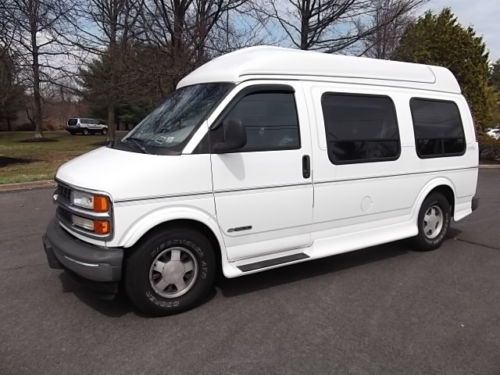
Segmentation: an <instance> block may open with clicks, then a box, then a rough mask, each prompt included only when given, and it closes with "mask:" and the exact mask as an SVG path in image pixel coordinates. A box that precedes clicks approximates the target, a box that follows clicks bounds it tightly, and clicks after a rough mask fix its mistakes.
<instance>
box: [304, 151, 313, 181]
mask: <svg viewBox="0 0 500 375" xmlns="http://www.w3.org/2000/svg"><path fill="white" fill-rule="evenodd" d="M302 177H304V178H309V177H311V158H310V157H309V155H304V156H302Z"/></svg>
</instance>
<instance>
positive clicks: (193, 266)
mask: <svg viewBox="0 0 500 375" xmlns="http://www.w3.org/2000/svg"><path fill="white" fill-rule="evenodd" d="M197 276H198V261H197V260H196V257H195V256H194V254H193V253H192V252H191V250H189V249H187V248H185V247H182V246H175V247H170V248H168V249H165V250H163V251H161V252H160V253H159V254H158V255H157V256H156V258H155V259H154V260H153V262H152V263H151V267H150V269H149V283H150V284H151V287H152V288H153V290H154V291H155V292H156V293H157V294H158V295H160V296H162V297H164V298H177V297H180V296H183V295H184V294H186V293H187V292H189V291H190V290H191V288H192V287H193V285H194V283H195V281H196V277H197Z"/></svg>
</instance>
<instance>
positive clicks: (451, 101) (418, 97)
mask: <svg viewBox="0 0 500 375" xmlns="http://www.w3.org/2000/svg"><path fill="white" fill-rule="evenodd" d="M415 100H423V101H427V102H438V103H452V104H453V105H454V106H455V108H456V109H457V112H458V117H459V120H460V127H461V129H462V134H463V140H464V148H463V150H462V152H454V153H440V154H432V155H421V154H420V152H419V150H418V147H417V141H418V140H417V133H416V131H415V116H414V114H413V109H412V102H414V101H415ZM409 107H410V114H411V125H412V129H413V138H414V140H415V153H416V154H417V156H418V157H419V158H420V159H434V158H447V157H454V156H462V155H464V154H465V152H466V151H467V138H466V137H465V130H464V123H463V121H462V112H460V107H459V106H458V104H457V103H456V102H455V101H454V100H446V99H434V98H425V97H421V96H412V97H411V98H410V100H409ZM421 139H438V140H441V141H442V140H445V139H460V138H456V137H445V138H421Z"/></svg>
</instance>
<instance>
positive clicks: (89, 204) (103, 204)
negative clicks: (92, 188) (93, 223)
mask: <svg viewBox="0 0 500 375" xmlns="http://www.w3.org/2000/svg"><path fill="white" fill-rule="evenodd" d="M71 204H72V205H74V206H77V207H81V208H85V209H87V210H92V211H95V212H108V211H109V200H108V197H106V196H104V195H98V194H92V193H84V192H83V191H78V190H73V191H72V192H71Z"/></svg>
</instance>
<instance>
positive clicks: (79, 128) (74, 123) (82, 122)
mask: <svg viewBox="0 0 500 375" xmlns="http://www.w3.org/2000/svg"><path fill="white" fill-rule="evenodd" d="M66 130H67V131H68V132H70V133H71V135H75V134H77V133H82V134H83V135H89V134H102V135H106V134H108V125H107V124H106V123H105V122H104V121H103V120H99V119H96V118H80V117H76V118H70V119H69V120H68V123H67V126H66Z"/></svg>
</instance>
